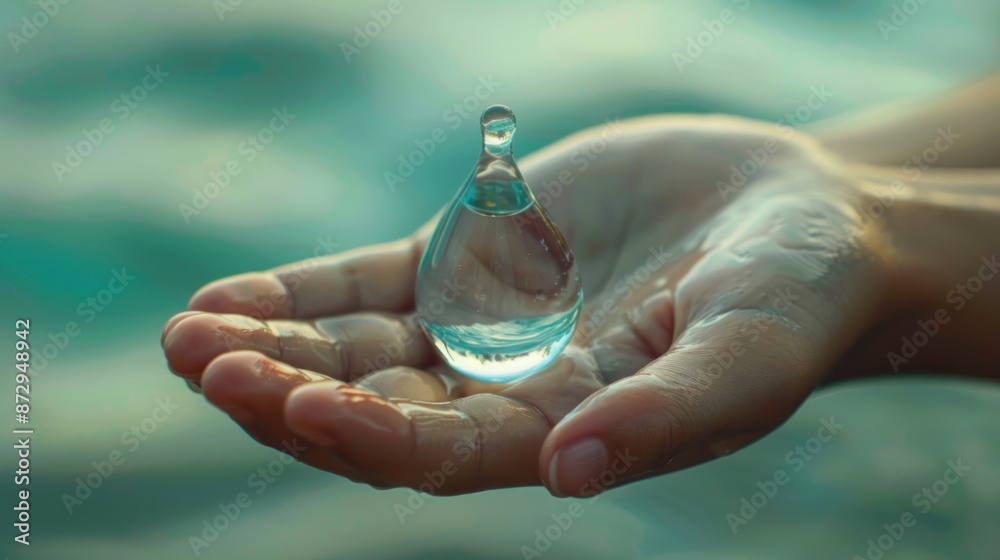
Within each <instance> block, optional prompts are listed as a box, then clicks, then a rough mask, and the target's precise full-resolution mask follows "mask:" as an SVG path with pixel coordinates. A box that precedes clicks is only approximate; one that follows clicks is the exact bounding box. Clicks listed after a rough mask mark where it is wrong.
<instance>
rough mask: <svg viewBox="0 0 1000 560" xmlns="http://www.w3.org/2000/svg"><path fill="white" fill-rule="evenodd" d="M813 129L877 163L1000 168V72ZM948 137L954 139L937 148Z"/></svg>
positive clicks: (853, 156) (843, 150)
mask: <svg viewBox="0 0 1000 560" xmlns="http://www.w3.org/2000/svg"><path fill="white" fill-rule="evenodd" d="M811 132H812V133H813V135H814V136H816V137H817V138H819V139H820V140H821V141H823V143H824V144H825V145H826V146H827V147H828V148H830V149H831V150H833V151H834V152H836V153H838V154H840V155H841V156H842V157H844V158H846V159H848V160H852V161H857V162H863V163H868V164H872V165H883V166H889V167H896V168H899V167H902V166H904V165H908V166H909V167H911V168H912V167H914V166H921V165H930V166H932V167H934V168H958V167H964V168H983V167H987V168H988V167H1000V73H997V74H994V75H992V76H989V77H988V78H986V79H983V80H980V81H978V82H976V83H973V84H971V85H969V86H966V87H964V88H963V89H960V90H958V91H956V92H954V93H950V94H947V95H944V96H942V97H940V98H938V99H932V100H920V101H913V102H905V103H896V104H892V105H889V106H883V107H876V108H874V109H871V110H867V111H863V112H861V113H859V114H856V115H849V116H847V117H841V118H837V119H833V120H830V121H825V122H821V123H818V124H817V125H816V126H815V127H814V128H813V129H812V130H811ZM942 136H946V137H952V138H950V139H951V140H952V142H951V143H950V144H949V145H948V146H947V148H946V149H944V150H940V149H938V150H933V148H934V144H935V142H937V143H938V145H939V146H940V145H941V141H940V140H938V138H940V137H942ZM925 155H926V156H927V157H926V158H925ZM930 159H933V161H930Z"/></svg>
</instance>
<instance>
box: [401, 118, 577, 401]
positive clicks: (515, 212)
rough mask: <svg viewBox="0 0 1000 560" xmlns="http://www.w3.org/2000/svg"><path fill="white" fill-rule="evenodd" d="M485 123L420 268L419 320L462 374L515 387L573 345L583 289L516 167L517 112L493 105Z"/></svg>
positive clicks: (554, 230) (571, 261)
mask: <svg viewBox="0 0 1000 560" xmlns="http://www.w3.org/2000/svg"><path fill="white" fill-rule="evenodd" d="M481 125H482V133H483V145H482V150H481V152H480V154H479V161H478V162H477V163H476V166H475V168H474V169H473V170H472V174H471V175H469V178H468V179H467V180H466V181H465V183H464V184H463V185H462V188H461V189H459V191H458V195H457V196H456V197H455V199H454V200H452V202H451V204H450V205H449V206H448V209H447V210H446V211H445V213H444V214H443V215H442V217H441V221H440V222H439V223H438V226H437V229H436V230H435V231H434V235H433V236H432V237H431V241H430V243H429V244H428V246H427V251H426V252H425V253H424V257H423V260H422V261H421V262H420V269H419V271H418V273H417V285H416V304H417V317H418V318H419V320H420V324H421V326H422V327H423V329H424V332H425V333H426V334H427V336H428V337H429V338H430V339H431V341H432V342H433V343H434V346H435V348H436V349H437V351H438V353H439V354H440V355H441V357H442V358H443V359H444V360H445V361H446V362H447V363H448V364H449V365H450V366H452V367H453V368H454V369H456V370H457V371H459V372H460V373H462V374H464V375H466V376H467V377H470V378H473V379H476V380H478V381H484V382H488V383H509V382H512V381H517V380H518V379H522V378H524V377H527V376H529V375H531V374H533V373H536V372H538V371H539V370H541V369H543V368H545V367H546V366H548V365H549V364H551V363H552V362H553V361H554V360H555V359H556V357H557V356H558V355H559V353H560V352H562V350H563V349H564V348H565V347H566V344H567V343H568V342H569V340H570V338H571V337H572V335H573V330H574V329H575V327H576V323H577V320H578V319H579V315H580V306H581V305H582V303H583V290H582V287H581V283H580V274H579V272H578V270H577V267H576V262H575V261H574V259H573V254H572V252H571V251H570V248H569V245H568V244H567V243H566V240H565V239H564V238H563V236H562V233H560V231H559V230H558V229H557V228H556V226H555V224H553V223H552V219H551V218H550V217H549V215H548V213H546V212H545V209H544V208H543V207H542V206H541V205H540V204H539V203H538V201H537V200H536V199H535V195H534V194H533V193H532V192H531V189H530V188H529V187H528V185H527V184H526V183H525V182H524V178H523V177H522V176H521V171H520V170H519V169H518V168H517V164H516V163H515V162H514V154H513V151H512V149H511V143H512V140H513V137H514V132H515V128H516V120H515V118H514V113H512V112H511V110H510V109H508V108H507V107H505V106H503V105H494V106H492V107H490V108H488V109H486V111H485V112H484V113H483V116H482V119H481Z"/></svg>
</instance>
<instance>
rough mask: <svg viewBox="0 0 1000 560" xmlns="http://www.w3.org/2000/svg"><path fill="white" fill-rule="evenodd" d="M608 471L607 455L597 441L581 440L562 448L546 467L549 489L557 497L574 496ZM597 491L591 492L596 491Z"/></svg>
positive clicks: (600, 442) (599, 441)
mask: <svg viewBox="0 0 1000 560" xmlns="http://www.w3.org/2000/svg"><path fill="white" fill-rule="evenodd" d="M607 468H608V451H607V447H606V446H605V445H604V442H602V441H601V440H599V439H597V438H593V437H589V438H585V439H581V440H580V441H577V442H575V443H573V444H570V445H568V446H566V447H563V448H562V449H560V450H559V451H556V454H555V455H554V456H553V457H552V462H551V463H550V464H549V485H550V487H551V489H552V490H553V491H554V493H556V494H557V495H558V496H560V497H564V496H576V495H579V494H581V493H583V490H584V487H585V486H586V485H588V484H590V483H591V480H592V479H594V478H600V475H601V473H602V472H604V470H605V469H607ZM598 489H599V487H596V486H595V488H594V490H598Z"/></svg>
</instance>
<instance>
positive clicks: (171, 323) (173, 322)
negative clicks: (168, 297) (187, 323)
mask: <svg viewBox="0 0 1000 560" xmlns="http://www.w3.org/2000/svg"><path fill="white" fill-rule="evenodd" d="M199 313H201V312H200V311H185V312H183V313H178V314H177V315H174V316H173V317H171V318H170V319H169V320H168V321H167V322H166V323H164V325H163V330H161V331H160V348H163V345H164V342H166V340H167V335H168V334H170V331H171V330H172V329H173V328H174V327H176V326H177V324H178V323H180V322H181V321H183V320H184V319H187V318H188V317H191V316H192V315H197V314H199Z"/></svg>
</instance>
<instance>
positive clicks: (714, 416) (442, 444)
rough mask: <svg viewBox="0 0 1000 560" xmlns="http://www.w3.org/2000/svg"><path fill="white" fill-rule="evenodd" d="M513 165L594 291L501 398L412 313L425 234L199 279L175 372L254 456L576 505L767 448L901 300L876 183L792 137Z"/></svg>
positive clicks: (634, 134)
mask: <svg viewBox="0 0 1000 560" xmlns="http://www.w3.org/2000/svg"><path fill="white" fill-rule="evenodd" d="M521 168H522V170H523V172H524V175H525V178H526V179H527V181H528V183H529V185H531V186H532V188H533V189H534V191H535V194H536V198H538V199H539V201H540V202H541V203H542V204H544V205H545V206H546V207H547V209H548V211H549V213H550V214H551V216H552V218H553V220H554V221H555V223H556V224H557V225H558V226H559V227H560V229H561V230H562V231H563V233H564V235H565V237H566V239H567V241H568V242H569V244H570V245H571V247H572V250H573V252H574V254H575V257H576V260H577V263H578V266H579V267H580V271H581V275H582V279H583V284H584V292H585V297H586V300H585V304H584V308H583V312H582V315H581V319H580V323H579V326H578V327H577V330H576V333H575V335H574V338H573V339H572V342H571V343H570V345H569V347H568V348H567V349H566V351H565V352H564V353H563V354H562V355H561V356H560V358H559V359H558V360H557V361H556V362H555V363H554V364H553V365H552V366H551V367H549V368H548V369H546V370H544V371H542V372H539V373H537V374H535V375H534V376H531V377H529V378H527V379H525V380H523V381H521V382H518V383H514V384H511V385H506V386H497V385H488V384H483V383H478V382H474V381H471V380H469V379H466V378H464V377H462V376H460V375H458V374H456V373H455V372H453V371H451V370H450V369H449V368H448V367H446V366H445V365H444V364H443V363H442V360H441V359H440V358H439V357H438V356H437V354H436V353H435V352H434V349H433V348H432V346H431V344H430V342H429V341H428V339H427V338H426V337H425V336H424V335H423V334H422V332H421V331H420V328H419V326H418V324H417V323H416V321H415V319H414V282H415V277H416V273H417V267H418V264H419V261H420V257H421V255H422V252H423V251H424V249H425V247H426V245H427V242H428V240H429V237H430V235H431V233H432V232H433V228H434V225H435V223H434V221H433V220H432V222H431V223H429V224H427V225H426V226H425V227H423V228H422V229H420V230H419V231H417V232H416V233H415V234H413V235H412V236H410V237H408V238H406V239H403V240H400V241H396V242H393V243H389V244H385V245H379V246H374V247H366V248H362V249H358V250H353V251H349V252H346V253H343V254H339V255H334V256H332V257H329V258H323V259H319V260H316V259H310V260H307V261H304V262H302V263H298V264H293V265H290V266H287V267H283V268H279V269H276V270H272V271H268V272H261V273H252V274H244V275H240V276H236V277H232V278H227V279H224V280H220V281H217V282H214V283H212V284H210V285H208V286H206V287H204V288H202V289H201V290H200V291H198V293H197V294H195V296H194V297H193V298H192V299H191V302H190V305H189V309H190V310H189V311H188V312H185V313H181V314H180V315H177V316H176V317H174V318H172V319H171V320H170V321H169V322H168V323H167V325H166V326H165V327H164V332H163V346H164V351H165V353H166V356H167V360H168V362H169V364H170V367H171V369H172V370H173V371H174V372H175V373H177V374H178V375H180V376H182V377H184V378H186V379H188V380H190V381H193V382H195V383H198V384H200V385H201V387H202V390H203V392H204V395H205V397H206V398H207V399H208V400H209V401H210V402H211V403H212V404H214V405H215V406H217V407H219V408H220V409H222V410H223V411H225V412H227V413H228V414H229V415H230V416H231V417H232V419H233V420H234V421H236V422H237V423H239V424H240V426H242V427H243V428H244V429H245V430H246V431H247V432H248V433H249V434H250V435H251V436H252V437H254V438H255V439H256V440H258V441H259V442H261V443H263V444H265V445H269V446H272V447H275V448H278V449H282V450H285V451H291V452H293V453H294V454H295V455H296V456H297V458H298V459H299V460H301V461H303V462H306V463H308V464H310V465H312V466H314V467H317V468H320V469H323V470H326V471H329V472H332V473H336V474H339V475H342V476H345V477H348V478H351V479H353V480H356V481H359V482H364V483H368V484H371V485H372V486H376V487H395V486H405V487H410V488H414V489H418V490H420V491H424V492H429V493H435V494H458V493H466V492H474V491H480V490H486V489H491V488H500V487H509V486H523V485H534V484H544V485H545V486H547V487H548V489H549V490H550V491H551V492H552V493H553V494H555V495H560V496H583V495H590V494H593V493H596V492H599V491H602V490H604V489H606V488H607V487H609V486H613V485H616V484H621V483H624V482H627V481H631V480H636V479H639V478H644V477H647V476H652V475H656V474H660V473H665V472H669V471H673V470H677V469H681V468H685V467H688V466H691V465H694V464H697V463H700V462H704V461H707V460H710V459H712V458H715V457H717V456H720V455H724V454H727V453H731V452H733V451H735V450H737V449H739V448H741V447H743V446H746V445H748V444H750V443H752V442H753V441H755V440H757V439H759V438H760V437H762V436H763V435H765V434H767V433H768V432H769V431H771V430H773V429H774V428H775V427H777V426H778V425H779V424H781V423H782V422H783V421H784V420H785V419H786V418H788V416H789V415H790V414H791V413H792V412H793V411H794V410H795V409H796V408H797V407H798V406H799V404H801V403H802V401H803V400H804V399H805V398H806V397H807V396H808V395H809V393H810V392H811V391H812V390H813V389H814V388H815V387H817V385H818V384H820V383H821V382H822V381H823V380H824V377H825V376H827V375H829V374H830V371H831V369H832V368H833V367H834V366H835V365H836V364H843V363H851V359H852V357H853V358H854V361H855V362H856V361H857V360H858V359H861V360H864V359H865V357H864V356H860V355H856V354H857V353H858V350H856V348H855V347H856V344H855V343H856V341H857V340H858V338H859V335H860V334H861V333H862V332H864V331H865V329H867V328H869V327H871V326H872V325H874V324H877V323H879V322H880V321H883V320H884V319H885V317H886V316H887V315H888V314H889V313H890V312H891V310H892V309H893V308H894V307H896V306H898V305H901V304H900V302H899V301H898V297H897V296H895V295H894V293H893V291H891V290H889V289H888V288H889V286H890V285H891V284H892V282H891V281H890V278H891V276H892V272H893V271H892V270H891V268H892V266H893V264H892V263H893V259H894V256H893V254H892V251H891V249H889V248H887V245H886V243H885V242H884V238H885V236H884V235H883V233H882V227H881V223H880V222H879V221H877V220H872V219H870V218H869V217H868V216H867V215H866V208H868V204H869V203H870V202H871V198H870V196H869V195H867V194H865V192H866V189H865V188H864V187H863V185H862V184H861V181H860V180H859V179H855V178H854V177H853V176H852V174H851V173H850V171H849V169H848V168H847V167H846V166H844V165H843V164H841V163H840V162H838V161H837V160H835V159H834V158H832V157H829V156H827V155H826V154H825V152H824V151H823V150H822V149H821V148H820V147H819V145H818V144H816V143H814V142H813V141H811V140H808V139H806V138H804V137H802V135H800V134H795V135H792V133H791V129H787V128H786V129H775V128H774V127H773V126H771V125H764V124H759V123H755V122H751V121H744V120H739V119H731V118H724V117H651V118H645V119H640V120H634V121H629V122H622V123H609V124H608V125H606V126H604V127H599V128H595V129H591V130H587V131H584V132H581V133H579V134H576V135H574V136H572V137H570V138H567V139H565V140H563V141H561V142H559V143H558V144H555V145H553V146H551V147H549V148H547V149H545V150H543V151H542V152H539V153H536V154H533V155H532V156H530V157H527V158H523V160H522V162H521ZM293 444H294V445H293ZM300 448H304V450H300Z"/></svg>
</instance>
